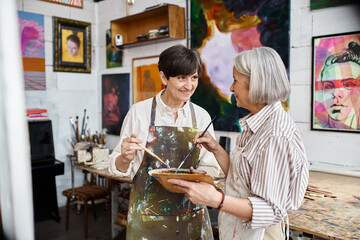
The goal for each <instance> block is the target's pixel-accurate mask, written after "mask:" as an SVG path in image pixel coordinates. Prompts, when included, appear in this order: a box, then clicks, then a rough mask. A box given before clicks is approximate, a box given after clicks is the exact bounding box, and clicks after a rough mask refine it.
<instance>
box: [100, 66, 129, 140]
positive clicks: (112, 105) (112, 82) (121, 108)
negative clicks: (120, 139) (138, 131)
mask: <svg viewBox="0 0 360 240" xmlns="http://www.w3.org/2000/svg"><path fill="white" fill-rule="evenodd" d="M129 108H130V73H119V74H104V75H102V127H103V128H106V129H107V130H108V133H109V134H112V135H119V134H120V130H121V126H122V123H123V121H124V118H125V116H126V114H127V112H128V111H129Z"/></svg>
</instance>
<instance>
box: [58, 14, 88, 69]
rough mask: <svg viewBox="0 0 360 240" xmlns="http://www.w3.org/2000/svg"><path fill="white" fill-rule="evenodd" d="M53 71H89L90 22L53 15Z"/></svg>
mask: <svg viewBox="0 0 360 240" xmlns="http://www.w3.org/2000/svg"><path fill="white" fill-rule="evenodd" d="M53 25H54V26H53V31H54V32H53V36H54V71H60V72H80V73H90V72H91V24H90V23H87V22H80V21H75V20H71V19H65V18H58V17H53Z"/></svg>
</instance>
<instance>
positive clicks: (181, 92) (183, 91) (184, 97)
mask: <svg viewBox="0 0 360 240" xmlns="http://www.w3.org/2000/svg"><path fill="white" fill-rule="evenodd" d="M198 80H199V75H198V74H197V73H194V74H190V75H187V76H185V75H179V76H176V77H169V79H168V80H167V79H165V80H163V83H164V85H166V92H168V94H170V96H171V97H172V98H173V101H174V102H178V103H182V102H187V101H189V99H190V97H191V96H192V95H193V93H194V92H195V90H196V87H197V86H198Z"/></svg>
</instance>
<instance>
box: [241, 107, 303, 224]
mask: <svg viewBox="0 0 360 240" xmlns="http://www.w3.org/2000/svg"><path fill="white" fill-rule="evenodd" d="M239 123H240V126H241V129H242V132H241V133H240V135H239V136H238V137H237V140H236V144H237V146H239V147H245V145H246V143H247V142H248V141H250V142H249V143H248V144H247V145H246V147H245V149H244V152H243V154H242V155H241V156H242V157H241V158H242V159H241V160H240V161H239V166H238V168H237V169H238V170H239V171H240V174H241V176H242V177H243V179H244V181H245V183H246V185H247V187H248V188H249V190H250V193H251V197H249V198H248V199H249V200H250V201H251V203H252V207H253V215H252V219H251V221H250V222H245V226H247V227H248V228H260V227H267V226H269V225H272V224H276V223H279V222H281V220H282V219H283V217H284V216H286V212H287V211H288V210H295V209H297V208H299V207H300V205H301V203H302V201H303V197H304V194H305V190H306V187H307V183H308V178H309V166H308V161H307V158H306V155H305V149H304V144H303V141H302V139H301V136H300V133H299V131H298V129H297V128H296V126H295V123H294V122H293V120H292V119H291V118H290V116H289V115H288V113H286V112H285V111H284V109H283V108H282V106H281V103H280V102H277V103H275V104H269V105H267V106H265V107H264V108H263V109H262V110H261V111H260V112H258V113H257V114H255V115H254V114H249V115H247V116H246V117H244V118H242V119H240V121H239Z"/></svg>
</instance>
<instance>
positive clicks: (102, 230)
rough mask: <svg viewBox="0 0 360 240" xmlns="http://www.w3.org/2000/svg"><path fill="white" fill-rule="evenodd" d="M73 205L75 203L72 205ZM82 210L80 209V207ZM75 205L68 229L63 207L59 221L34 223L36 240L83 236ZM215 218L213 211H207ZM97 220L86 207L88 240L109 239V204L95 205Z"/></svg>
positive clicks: (121, 236) (121, 239) (122, 236)
mask: <svg viewBox="0 0 360 240" xmlns="http://www.w3.org/2000/svg"><path fill="white" fill-rule="evenodd" d="M72 206H75V205H72ZM81 210H82V209H81ZM76 212H77V210H76V209H75V207H71V208H70V217H69V230H68V231H66V230H65V207H63V208H59V214H60V218H61V219H60V221H59V222H56V221H55V220H46V221H42V222H37V223H35V239H36V240H78V239H85V238H84V215H83V212H82V211H81V212H80V214H77V213H76ZM209 213H210V215H213V214H214V216H212V217H213V218H214V219H215V220H216V218H217V215H216V212H215V211H209ZM96 216H97V220H96V221H95V220H94V215H93V209H92V208H91V206H89V209H88V229H89V230H88V231H89V233H88V238H87V239H88V240H111V225H110V220H111V212H110V206H107V205H105V204H97V205H96ZM215 230H216V229H215ZM217 239H218V238H217V231H214V240H217ZM114 240H125V233H120V234H119V235H118V236H117V237H115V238H114Z"/></svg>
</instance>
